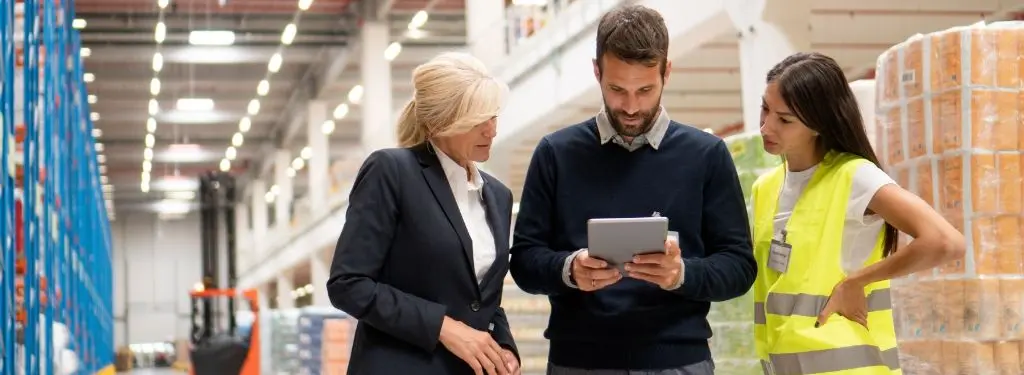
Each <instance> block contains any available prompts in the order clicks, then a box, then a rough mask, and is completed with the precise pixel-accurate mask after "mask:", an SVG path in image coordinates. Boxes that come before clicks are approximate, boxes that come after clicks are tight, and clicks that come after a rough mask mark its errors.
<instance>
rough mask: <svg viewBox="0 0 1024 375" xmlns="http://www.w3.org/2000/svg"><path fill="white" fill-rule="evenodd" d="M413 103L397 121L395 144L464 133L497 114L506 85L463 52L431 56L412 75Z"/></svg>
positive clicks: (407, 105)
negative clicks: (396, 139) (396, 141)
mask: <svg viewBox="0 0 1024 375" xmlns="http://www.w3.org/2000/svg"><path fill="white" fill-rule="evenodd" d="M412 86H413V91H414V94H413V100H412V101H410V102H409V103H408V104H406V105H405V108H404V109H403V110H402V114H401V116H399V118H398V124H397V126H398V129H397V135H398V144H399V146H400V147H412V146H415V145H418V144H420V143H423V142H426V141H427V140H428V139H430V138H431V137H443V136H451V135H455V134H462V133H465V132H467V131H469V130H471V129H473V127H475V126H476V125H478V124H480V123H483V122H484V121H487V120H489V119H491V118H493V117H494V116H496V115H497V114H498V111H499V110H500V108H501V103H502V101H503V99H504V95H505V93H506V92H507V91H508V86H506V85H505V84H504V83H501V82H499V81H498V80H497V79H495V78H494V77H491V76H490V75H489V74H488V73H487V68H486V67H485V66H484V64H483V63H482V62H480V60H477V59H476V58H475V57H473V56H472V55H469V54H466V53H458V52H449V53H443V54H441V55H439V56H437V57H434V58H433V59H431V60H430V61H428V62H426V63H424V64H422V65H420V66H418V67H416V69H413V72H412Z"/></svg>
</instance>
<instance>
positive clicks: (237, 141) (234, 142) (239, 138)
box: [231, 133, 245, 147]
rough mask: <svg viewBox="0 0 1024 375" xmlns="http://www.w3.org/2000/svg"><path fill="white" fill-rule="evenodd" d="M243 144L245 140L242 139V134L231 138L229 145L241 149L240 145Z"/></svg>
mask: <svg viewBox="0 0 1024 375" xmlns="http://www.w3.org/2000/svg"><path fill="white" fill-rule="evenodd" d="M244 142H245V138H244V137H242V133H235V135H233V136H231V145H232V146H235V147H242V143H244Z"/></svg>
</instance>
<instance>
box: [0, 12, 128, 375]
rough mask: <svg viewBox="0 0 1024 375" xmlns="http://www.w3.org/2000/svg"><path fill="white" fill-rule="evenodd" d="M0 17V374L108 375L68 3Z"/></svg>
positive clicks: (102, 254)
mask: <svg viewBox="0 0 1024 375" xmlns="http://www.w3.org/2000/svg"><path fill="white" fill-rule="evenodd" d="M0 10H2V11H0V46H2V54H0V57H2V58H0V66H2V69H0V72H2V73H0V74H2V75H0V82H2V88H0V103H2V106H0V110H2V114H3V116H2V127H0V128H2V131H0V135H2V138H0V151H2V152H0V155H2V160H0V161H2V163H0V250H2V252H3V257H2V260H0V269H2V273H0V297H2V301H0V337H2V339H0V373H3V374H24V375H36V374H46V375H49V374H61V373H63V374H72V373H74V374H92V373H97V372H101V371H103V372H106V371H109V370H110V369H111V367H110V365H111V364H112V363H113V315H112V313H111V312H112V310H113V306H112V303H113V299H112V290H113V288H112V282H113V280H112V274H113V272H112V268H111V263H112V253H111V243H110V230H109V228H110V226H109V221H108V217H107V210H106V208H105V204H104V194H103V191H102V189H101V184H100V177H99V173H98V171H99V168H100V167H99V160H98V157H97V152H96V146H95V142H94V140H93V136H92V134H93V127H92V122H91V120H90V117H89V115H88V114H89V113H90V111H89V104H88V103H87V100H86V93H87V91H86V88H85V82H84V80H83V77H84V71H83V68H82V60H81V57H80V56H81V52H80V42H79V40H80V39H79V35H78V32H77V31H76V30H74V29H73V28H72V25H71V22H70V20H73V19H74V3H73V1H67V0H64V1H61V0H50V1H35V0H25V1H20V0H17V1H16V0H0ZM55 57H59V58H55ZM32 333H35V334H32ZM65 336H66V337H65Z"/></svg>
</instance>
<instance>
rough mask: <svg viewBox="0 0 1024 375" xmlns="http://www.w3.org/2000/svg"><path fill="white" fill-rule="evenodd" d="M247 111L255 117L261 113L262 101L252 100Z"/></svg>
mask: <svg viewBox="0 0 1024 375" xmlns="http://www.w3.org/2000/svg"><path fill="white" fill-rule="evenodd" d="M246 110H247V111H248V112H249V114H250V115H253V116H255V115H256V114H257V113H260V100H259V99H253V100H250V101H249V108H246Z"/></svg>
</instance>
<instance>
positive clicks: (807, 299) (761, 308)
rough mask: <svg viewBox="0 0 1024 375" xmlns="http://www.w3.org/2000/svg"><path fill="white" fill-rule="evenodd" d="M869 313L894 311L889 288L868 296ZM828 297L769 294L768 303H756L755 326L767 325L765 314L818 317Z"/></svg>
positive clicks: (873, 292)
mask: <svg viewBox="0 0 1024 375" xmlns="http://www.w3.org/2000/svg"><path fill="white" fill-rule="evenodd" d="M867 299H868V312H872V311H882V310H890V309H892V294H891V292H890V290H889V288H885V289H878V290H875V291H872V292H871V294H868V297H867ZM826 302H828V297H825V296H815V295H810V294H785V293H769V294H768V302H755V303H754V324H765V323H767V322H768V321H767V319H768V318H767V316H765V314H766V313H767V314H772V315H782V316H792V315H798V316H812V317H813V316H818V314H820V313H821V310H822V309H823V308H825V303H826Z"/></svg>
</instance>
